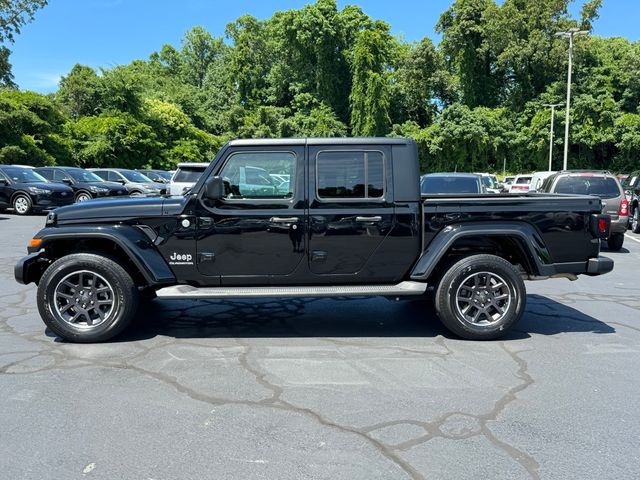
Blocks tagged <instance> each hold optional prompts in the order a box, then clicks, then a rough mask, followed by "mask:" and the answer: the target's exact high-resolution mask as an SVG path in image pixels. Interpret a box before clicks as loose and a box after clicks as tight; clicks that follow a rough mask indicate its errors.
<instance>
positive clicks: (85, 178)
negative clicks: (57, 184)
mask: <svg viewBox="0 0 640 480" xmlns="http://www.w3.org/2000/svg"><path fill="white" fill-rule="evenodd" d="M65 173H67V174H68V175H69V176H70V177H71V178H73V179H74V180H75V181H76V182H81V183H82V182H84V183H95V182H104V180H103V179H102V178H100V177H99V176H98V175H96V174H95V173H93V172H88V171H86V170H82V169H80V168H78V169H75V168H74V169H73V170H65Z"/></svg>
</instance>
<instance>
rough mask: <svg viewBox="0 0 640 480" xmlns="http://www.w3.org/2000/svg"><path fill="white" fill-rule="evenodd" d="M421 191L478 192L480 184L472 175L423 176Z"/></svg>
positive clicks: (431, 192)
mask: <svg viewBox="0 0 640 480" xmlns="http://www.w3.org/2000/svg"><path fill="white" fill-rule="evenodd" d="M420 189H421V191H422V193H424V194H433V193H480V184H479V182H478V179H477V178H474V177H441V176H437V177H430V176H427V177H424V178H423V179H422V184H421V188H420Z"/></svg>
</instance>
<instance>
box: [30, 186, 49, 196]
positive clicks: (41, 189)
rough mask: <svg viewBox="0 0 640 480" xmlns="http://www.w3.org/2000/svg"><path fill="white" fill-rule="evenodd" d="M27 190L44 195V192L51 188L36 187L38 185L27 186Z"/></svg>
mask: <svg viewBox="0 0 640 480" xmlns="http://www.w3.org/2000/svg"><path fill="white" fill-rule="evenodd" d="M29 191H30V192H31V193H34V194H36V195H44V194H46V193H51V190H47V189H46V188H38V187H29Z"/></svg>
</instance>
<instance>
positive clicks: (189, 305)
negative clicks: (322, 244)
mask: <svg viewBox="0 0 640 480" xmlns="http://www.w3.org/2000/svg"><path fill="white" fill-rule="evenodd" d="M43 223H44V217H41V216H37V217H27V218H21V217H16V216H14V215H10V214H6V213H3V214H0V245H2V246H3V248H2V249H1V250H0V264H1V265H2V268H0V285H1V286H2V288H1V290H0V395H1V399H2V408H1V409H0V472H1V473H0V477H2V478H6V479H38V480H40V479H76V478H78V479H79V478H95V479H109V480H112V479H143V480H148V479H153V480H165V479H167V480H168V479H198V480H200V479H207V478H211V479H332V480H334V479H350V480H351V479H366V480H372V479H439V478H456V479H464V478H473V479H477V478H492V479H498V478H508V479H519V478H553V479H556V478H563V479H573V478H575V479H584V478H598V479H609V478H610V479H621V478H638V477H639V476H640V441H639V434H638V432H639V431H640V414H639V411H640V408H639V407H640V400H639V394H640V388H639V387H638V385H640V368H639V366H640V317H639V310H640V284H639V282H638V280H639V276H638V268H639V266H640V243H637V242H634V241H632V240H630V239H629V238H627V239H626V241H625V248H624V249H623V250H622V251H621V252H619V253H613V252H605V253H604V254H605V255H609V256H610V257H612V258H613V259H614V260H615V261H616V267H615V270H614V272H613V273H611V274H609V275H605V276H602V277H599V278H588V277H581V278H580V280H578V281H577V282H569V281H568V280H564V279H558V280H548V281H541V282H527V289H528V292H529V296H528V306H527V312H526V314H525V316H524V318H523V320H522V321H521V322H520V323H519V324H518V326H517V328H516V330H515V331H514V332H512V334H511V335H510V336H509V337H508V338H507V339H505V340H504V341H496V342H469V341H461V340H457V339H455V338H453V337H452V336H451V335H449V334H447V332H446V331H445V330H444V329H443V328H442V327H441V326H440V324H439V323H438V321H437V319H436V318H435V315H434V313H433V311H432V310H431V309H430V308H428V307H427V306H425V305H424V304H421V303H420V302H399V303H393V302H390V301H387V300H385V299H349V300H346V299H336V300H329V299H322V300H319V299H316V300H314V299H286V300H268V301H254V300H252V301H223V302H220V301H215V302H214V301H159V300H155V301H153V302H151V303H150V304H149V305H148V306H145V307H144V308H143V309H142V310H141V312H140V314H139V317H138V319H137V322H136V323H135V324H134V325H133V326H132V327H131V328H130V329H129V330H127V331H126V332H125V334H124V335H122V336H120V337H119V338H118V339H117V340H116V341H113V342H111V343H106V344H96V345H73V344H68V343H63V342H61V341H60V340H59V339H57V338H55V336H53V335H52V334H51V332H49V331H46V330H45V327H44V324H43V323H42V322H41V320H40V318H39V316H38V312H37V308H36V303H35V286H34V285H29V286H24V285H19V284H17V283H15V281H14V280H13V265H14V263H15V261H16V260H17V259H18V258H19V257H21V256H23V255H24V254H25V248H26V243H27V241H28V240H29V238H31V236H32V234H33V233H35V232H36V231H37V230H38V229H39V228H40V227H41V226H42V225H43ZM630 236H632V237H633V235H630ZM635 238H636V239H638V240H640V237H638V236H635ZM605 250H606V249H605Z"/></svg>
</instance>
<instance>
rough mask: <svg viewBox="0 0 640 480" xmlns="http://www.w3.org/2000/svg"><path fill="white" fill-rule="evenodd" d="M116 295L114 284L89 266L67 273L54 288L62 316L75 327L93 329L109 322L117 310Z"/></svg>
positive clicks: (57, 305)
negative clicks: (86, 268)
mask: <svg viewBox="0 0 640 480" xmlns="http://www.w3.org/2000/svg"><path fill="white" fill-rule="evenodd" d="M115 304H116V296H115V292H114V290H113V287H112V286H111V284H110V283H109V282H108V281H107V280H106V279H105V278H104V277H103V276H102V275H99V274H97V273H95V272H91V271H89V270H79V271H75V272H72V273H70V274H68V275H66V276H65V277H64V278H63V279H62V280H60V281H59V282H58V285H57V286H56V288H55V291H54V306H55V311H56V313H57V315H58V317H59V318H60V319H61V320H62V321H64V322H65V323H67V324H69V325H72V326H73V327H75V328H80V329H84V330H88V329H92V328H95V327H97V326H98V325H101V324H102V323H104V322H106V321H107V320H108V319H109V318H110V317H111V316H112V315H113V313H114V311H115Z"/></svg>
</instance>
